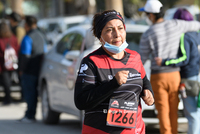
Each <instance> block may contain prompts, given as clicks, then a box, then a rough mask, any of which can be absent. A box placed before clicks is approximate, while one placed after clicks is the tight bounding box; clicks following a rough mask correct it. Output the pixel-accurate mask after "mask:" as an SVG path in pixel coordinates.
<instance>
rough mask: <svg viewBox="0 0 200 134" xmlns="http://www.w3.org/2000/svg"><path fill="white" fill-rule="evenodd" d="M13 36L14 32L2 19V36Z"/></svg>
mask: <svg viewBox="0 0 200 134" xmlns="http://www.w3.org/2000/svg"><path fill="white" fill-rule="evenodd" d="M11 36H12V32H11V30H10V27H9V26H8V25H7V24H6V22H5V21H2V22H1V23H0V38H7V37H11Z"/></svg>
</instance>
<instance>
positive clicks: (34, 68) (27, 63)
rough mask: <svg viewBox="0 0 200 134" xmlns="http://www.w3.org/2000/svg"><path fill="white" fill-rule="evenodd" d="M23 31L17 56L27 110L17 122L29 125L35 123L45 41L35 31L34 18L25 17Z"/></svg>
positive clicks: (35, 23)
mask: <svg viewBox="0 0 200 134" xmlns="http://www.w3.org/2000/svg"><path fill="white" fill-rule="evenodd" d="M25 30H26V36H25V37H24V38H23V40H22V43H21V47H20V54H19V74H20V76H21V85H22V90H23V94H24V99H25V101H26V103H27V110H26V112H25V116H24V117H23V118H22V119H21V120H19V121H20V122H28V123H30V122H34V121H35V114H36V107H37V97H38V93H37V86H38V76H39V72H40V66H41V63H42V59H43V55H44V51H45V40H44V38H43V35H42V34H41V33H40V32H39V31H38V30H37V19H36V18H35V17H33V16H25Z"/></svg>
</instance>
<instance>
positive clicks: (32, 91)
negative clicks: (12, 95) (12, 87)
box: [21, 74, 38, 119]
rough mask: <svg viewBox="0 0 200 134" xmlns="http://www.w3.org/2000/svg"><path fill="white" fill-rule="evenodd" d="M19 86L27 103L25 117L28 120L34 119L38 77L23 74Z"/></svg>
mask: <svg viewBox="0 0 200 134" xmlns="http://www.w3.org/2000/svg"><path fill="white" fill-rule="evenodd" d="M21 85H22V90H23V94H24V99H25V101H26V103H27V110H26V113H25V117H27V118H29V119H35V114H36V107H37V96H38V91H37V85H38V77H36V76H34V75H29V74H23V75H22V77H21Z"/></svg>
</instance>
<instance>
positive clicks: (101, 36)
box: [101, 36, 106, 45]
mask: <svg viewBox="0 0 200 134" xmlns="http://www.w3.org/2000/svg"><path fill="white" fill-rule="evenodd" d="M101 38H102V40H103V41H104V44H103V45H105V43H106V42H105V40H104V39H103V37H102V36H101Z"/></svg>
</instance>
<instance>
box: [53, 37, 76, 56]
mask: <svg viewBox="0 0 200 134" xmlns="http://www.w3.org/2000/svg"><path fill="white" fill-rule="evenodd" d="M75 36H76V34H75V33H70V34H67V35H65V36H64V37H63V38H62V39H61V40H60V41H59V42H58V44H57V46H56V50H57V52H58V53H59V54H62V55H65V54H66V53H67V52H68V51H69V50H70V49H71V46H72V41H73V40H74V38H75Z"/></svg>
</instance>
